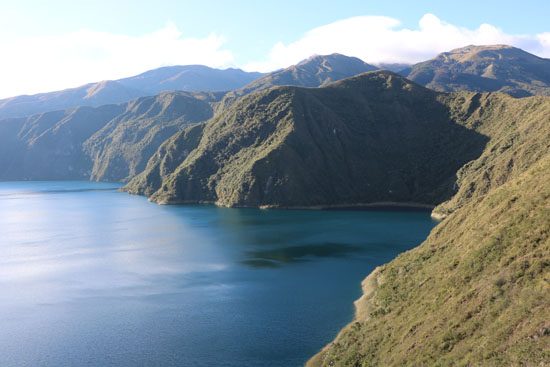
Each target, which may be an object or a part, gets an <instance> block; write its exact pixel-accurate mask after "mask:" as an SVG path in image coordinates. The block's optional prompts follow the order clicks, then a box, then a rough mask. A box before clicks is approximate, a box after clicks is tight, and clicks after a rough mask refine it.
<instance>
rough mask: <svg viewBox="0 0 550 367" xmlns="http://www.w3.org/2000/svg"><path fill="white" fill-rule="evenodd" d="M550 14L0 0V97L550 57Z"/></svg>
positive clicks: (494, 5) (407, 5) (464, 6)
mask: <svg viewBox="0 0 550 367" xmlns="http://www.w3.org/2000/svg"><path fill="white" fill-rule="evenodd" d="M548 14H550V2H548V1H542V0H539V1H532V0H523V1H521V2H516V1H514V2H511V1H495V0H477V1H469V0H468V1H460V2H453V3H451V2H447V1H441V0H439V1H432V0H428V1H380V0H378V1H345V0H340V1H323V0H320V1H299V0H294V1H288V0H279V1H273V2H269V3H267V2H264V1H252V0H241V1H239V0H234V1H215V0H202V1H163V0H157V1H136V0H134V1H128V0H118V1H117V0H110V1H105V0H94V1H77V0H72V1H67V0H49V1H37V0H36V1H30V0H18V1H2V0H0V47H2V49H3V50H4V52H3V54H4V57H3V58H2V60H1V61H0V66H1V68H0V80H3V83H1V84H2V85H1V86H0V97H7V96H11V95H16V94H23V93H36V92H40V91H49V90H55V89H61V88H67V87H72V86H78V85H80V84H83V83H86V82H92V81H96V80H102V79H116V78H120V77H124V76H129V75H133V74H136V73H139V72H142V71H145V70H147V69H151V68H155V67H159V66H163V65H171V64H187V63H202V64H207V65H209V66H213V67H222V68H223V67H229V66H232V67H242V68H245V69H247V70H253V69H260V70H261V71H268V70H272V69H276V68H279V67H284V66H288V65H289V64H291V63H295V62H297V61H299V60H301V59H303V58H305V57H307V56H309V54H312V53H320V54H321V53H330V52H340V53H345V54H348V55H350V56H357V57H361V58H362V59H363V60H365V61H366V62H371V63H377V62H417V61H420V60H421V59H425V58H429V57H433V56H434V55H435V54H437V53H438V52H441V51H445V50H448V49H451V48H455V47H460V46H464V45H465V44H462V43H464V42H466V43H470V42H474V43H480V42H487V43H511V44H514V45H516V46H518V47H522V48H524V49H527V50H528V51H530V52H533V53H535V54H538V55H540V56H543V57H550V22H549V21H548Z"/></svg>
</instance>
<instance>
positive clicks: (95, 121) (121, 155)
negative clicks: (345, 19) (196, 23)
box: [0, 55, 366, 181]
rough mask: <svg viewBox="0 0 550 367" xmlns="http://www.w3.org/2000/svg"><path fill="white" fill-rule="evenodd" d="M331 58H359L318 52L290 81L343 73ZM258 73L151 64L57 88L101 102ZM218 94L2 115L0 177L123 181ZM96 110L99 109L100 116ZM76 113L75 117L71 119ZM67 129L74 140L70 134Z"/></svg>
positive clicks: (168, 95) (207, 111) (223, 83)
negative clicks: (134, 72) (114, 77)
mask: <svg viewBox="0 0 550 367" xmlns="http://www.w3.org/2000/svg"><path fill="white" fill-rule="evenodd" d="M315 60H317V61H322V62H321V63H320V64H319V63H318V64H319V65H321V64H322V65H325V66H324V69H323V70H324V73H323V72H321V71H320V69H318V67H320V66H319V65H317V66H316V67H317V69H315V68H314V67H313V65H314V64H315V63H316V62H317V61H315ZM330 60H331V61H330ZM336 60H339V63H340V66H339V67H340V68H344V69H345V68H346V66H345V65H344V64H346V65H348V66H349V67H350V68H351V69H350V71H349V72H355V71H360V70H362V69H361V68H360V67H359V66H360V65H362V64H364V63H363V62H362V61H360V60H358V59H353V58H347V57H345V56H341V55H332V56H330V57H326V58H325V57H316V58H313V59H312V61H311V62H312V64H311V65H310V64H307V63H306V64H307V65H306V64H304V65H305V66H304V65H303V66H301V67H300V68H298V69H295V76H296V77H297V79H296V81H295V82H296V83H302V82H304V83H305V82H308V80H309V82H311V81H310V79H311V78H312V76H311V75H310V74H307V73H311V72H312V71H313V70H317V72H318V73H319V74H318V75H317V76H315V77H316V78H317V79H318V81H319V82H320V81H321V80H329V79H330V78H331V77H336V76H335V75H343V74H342V73H343V71H342V70H340V71H338V70H339V69H338V67H337V66H335V64H336ZM329 61H330V62H329ZM333 64H334V65H333ZM365 65H366V64H365ZM354 67H355V69H354ZM329 69H330V70H332V69H334V70H335V71H330V70H329ZM335 73H336V74H335ZM257 76H258V74H257V73H245V72H243V71H241V70H235V69H227V70H215V69H210V68H207V67H203V66H175V67H167V68H161V69H157V70H153V71H149V72H146V73H144V74H141V75H139V76H136V77H132V78H126V79H121V80H118V81H110V82H101V83H96V84H93V85H91V86H89V87H88V88H87V89H86V90H82V89H81V90H79V89H74V90H68V91H63V92H60V93H59V94H58V95H59V96H61V97H63V98H65V97H67V96H68V95H69V94H71V93H72V97H71V98H72V100H73V101H74V103H79V102H78V98H80V97H79V95H78V93H84V92H85V93H86V95H85V98H86V99H87V100H89V101H92V100H93V101H95V102H98V101H103V102H105V101H108V100H110V99H114V98H116V97H117V96H119V97H120V96H123V95H124V96H125V97H124V98H123V99H126V98H130V97H131V96H132V94H124V93H123V91H125V90H132V91H135V93H134V94H140V93H139V92H137V91H143V90H147V91H148V93H155V92H156V91H157V90H161V89H163V88H175V87H179V88H195V87H197V86H201V85H202V86H204V87H208V88H211V89H216V88H222V87H229V86H231V85H234V83H238V82H239V81H241V84H242V83H243V81H244V80H245V79H246V78H248V79H251V78H254V77H257ZM274 79H277V78H275V77H274ZM232 83H233V84H232ZM124 88H128V89H124ZM224 94H225V92H223V91H222V92H163V93H160V94H158V95H156V96H153V97H141V98H137V99H134V100H132V101H130V102H127V103H123V104H121V105H120V108H114V107H106V106H100V107H97V110H96V109H89V108H77V109H76V110H75V109H67V110H63V111H51V112H47V113H41V114H35V115H31V116H29V117H25V118H19V119H15V120H13V121H11V122H5V121H6V120H0V124H5V125H6V126H5V128H6V129H7V130H6V134H5V135H4V136H3V137H2V138H1V139H0V140H1V141H5V146H6V147H12V148H13V149H11V150H9V151H7V156H6V162H5V165H6V166H2V167H7V165H10V167H11V168H10V169H5V170H4V172H2V173H1V174H0V179H4V180H6V179H11V180H14V179H35V180H36V179H56V178H58V179H92V180H103V181H105V180H107V181H127V180H129V179H131V178H132V177H133V176H135V175H136V174H138V173H140V172H141V171H142V170H143V169H144V168H145V164H146V163H147V161H148V159H149V158H150V157H151V156H152V155H153V153H154V152H155V151H156V150H157V148H158V147H159V146H160V144H162V142H163V141H164V140H166V139H168V138H169V137H170V136H172V135H173V134H175V133H177V132H178V131H179V130H181V129H183V128H184V127H187V126H189V125H190V124H194V123H198V122H201V121H205V120H208V119H209V118H211V117H212V116H213V115H214V113H215V111H218V110H221V109H222V108H220V107H219V106H220V105H223V103H220V100H221V98H222V97H223V96H224ZM52 95H53V94H52ZM63 98H61V100H63ZM57 101H58V102H59V101H60V100H57ZM31 104H32V103H31ZM115 110H116V111H117V112H116V113H114V114H105V115H103V112H101V111H115ZM0 111H1V108H0ZM84 111H87V112H86V113H84ZM98 114H99V115H101V116H102V117H101V118H98V117H97V115H98ZM86 116H89V119H90V120H87V117H86ZM76 117H78V120H75V118H76ZM46 121H47V122H46ZM85 125H87V126H85ZM8 126H9V127H10V128H9V129H8ZM25 129H29V130H30V131H31V132H32V131H40V134H33V133H31V134H26V133H24V134H23V133H21V131H24V130H25ZM73 129H78V130H79V131H80V130H86V133H85V134H83V135H82V134H81V135H77V136H73V135H72V130H73ZM8 130H9V132H8ZM42 130H44V131H42ZM68 131H71V132H70V133H69V132H68ZM63 134H65V135H63ZM61 136H63V139H61V138H60V137H61ZM71 137H72V139H73V140H70V139H71ZM56 139H57V140H56ZM43 142H47V143H43ZM16 146H17V147H16ZM68 147H70V149H69V148H68ZM60 152H63V156H64V157H65V158H64V159H63V160H62V159H60V158H59V154H61V153H60ZM36 162H40V164H39V165H38V164H37V163H36ZM63 164H65V166H63ZM69 168H70V170H69Z"/></svg>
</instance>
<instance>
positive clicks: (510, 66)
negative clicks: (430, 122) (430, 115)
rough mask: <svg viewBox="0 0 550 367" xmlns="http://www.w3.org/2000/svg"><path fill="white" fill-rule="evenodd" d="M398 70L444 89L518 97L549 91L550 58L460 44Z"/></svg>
mask: <svg viewBox="0 0 550 367" xmlns="http://www.w3.org/2000/svg"><path fill="white" fill-rule="evenodd" d="M399 73H400V74H401V75H404V76H406V77H407V78H408V79H410V80H412V81H414V82H416V83H418V84H420V85H423V86H426V87H428V88H430V89H433V90H436V91H442V92H453V91H460V90H466V91H472V92H502V93H508V94H510V95H512V96H515V97H526V96H531V95H550V60H549V59H544V58H541V57H538V56H535V55H532V54H530V53H528V52H525V51H523V50H521V49H519V48H515V47H511V46H506V45H493V46H467V47H463V48H459V49H456V50H452V51H450V52H444V53H442V54H439V55H438V56H436V57H434V58H433V59H431V60H428V61H424V62H421V63H418V64H416V65H413V66H412V67H411V68H408V69H404V70H401V71H399Z"/></svg>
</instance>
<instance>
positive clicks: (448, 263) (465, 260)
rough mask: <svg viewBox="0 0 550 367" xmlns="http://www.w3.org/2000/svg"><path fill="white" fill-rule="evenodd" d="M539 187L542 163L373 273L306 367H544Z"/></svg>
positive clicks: (545, 253) (545, 230)
mask: <svg viewBox="0 0 550 367" xmlns="http://www.w3.org/2000/svg"><path fill="white" fill-rule="evenodd" d="M547 116H548V115H547ZM546 122H547V124H546V125H548V118H546ZM549 179H550V156H548V155H545V157H544V158H542V159H540V160H539V161H538V162H537V163H535V164H533V165H531V167H530V168H529V169H527V170H526V171H524V172H523V173H521V174H519V175H517V176H516V177H515V178H513V179H510V180H509V181H507V182H506V183H504V184H503V185H501V186H500V187H498V188H492V189H491V190H489V191H488V193H487V194H486V195H485V196H478V197H476V198H474V199H473V200H471V201H470V202H468V203H467V204H465V205H464V206H463V207H461V208H460V209H458V210H457V211H456V212H454V213H453V214H452V215H451V216H449V217H448V218H447V219H446V220H445V221H443V222H442V223H441V224H439V225H438V226H437V227H436V228H435V229H434V230H433V231H432V233H431V235H430V236H429V237H428V239H427V240H426V241H425V242H424V243H423V244H422V245H421V246H419V247H418V248H416V249H414V250H411V251H408V252H406V253H404V254H402V255H400V256H398V257H397V258H396V259H395V260H394V261H392V262H390V263H389V264H386V265H383V266H381V267H379V268H377V270H376V271H375V272H373V273H372V274H371V275H370V276H369V277H368V278H367V279H366V280H365V281H364V282H363V290H364V296H363V297H362V298H361V299H360V300H359V301H357V303H356V306H357V316H356V319H355V321H354V322H352V323H351V324H350V325H348V326H347V327H346V328H345V329H344V330H343V331H342V332H341V333H340V334H339V335H338V337H337V338H336V339H335V341H333V342H332V343H331V344H330V345H329V346H327V347H326V348H325V349H324V350H323V351H322V352H321V353H319V354H318V355H317V356H315V357H314V358H313V359H312V360H311V361H310V362H309V363H308V366H495V367H496V366H545V365H547V364H548V363H549V362H550V320H549V318H548V315H549V314H548V310H549V309H550V298H549V294H550V239H549V234H550V230H549V228H550V226H549V224H550V206H549V198H550V186H549V185H548V180H549Z"/></svg>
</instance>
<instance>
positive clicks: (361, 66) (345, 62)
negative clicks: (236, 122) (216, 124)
mask: <svg viewBox="0 0 550 367" xmlns="http://www.w3.org/2000/svg"><path fill="white" fill-rule="evenodd" d="M376 69H378V68H377V67H376V66H372V65H369V64H367V63H365V62H363V61H362V60H360V59H358V58H356V57H349V56H344V55H340V54H332V55H315V56H312V57H310V58H308V59H307V60H304V61H302V62H301V63H299V64H297V65H293V66H289V67H288V68H285V69H282V70H278V71H274V72H272V73H269V74H266V75H264V76H263V77H261V78H259V79H257V80H255V81H253V82H251V83H249V84H247V85H245V86H244V87H242V88H240V89H237V90H235V91H232V92H229V93H228V94H227V95H226V96H225V98H224V101H222V103H221V105H222V106H223V107H224V108H225V107H227V106H229V105H230V104H232V103H234V102H235V101H236V100H237V99H238V98H239V97H242V96H244V95H247V94H250V93H253V92H258V91H262V90H266V89H269V88H272V87H275V86H280V85H296V86H302V87H320V86H324V85H328V84H330V83H332V82H335V81H338V80H342V79H345V78H349V77H352V76H354V75H357V74H361V73H365V72H367V71H373V70H376Z"/></svg>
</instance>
